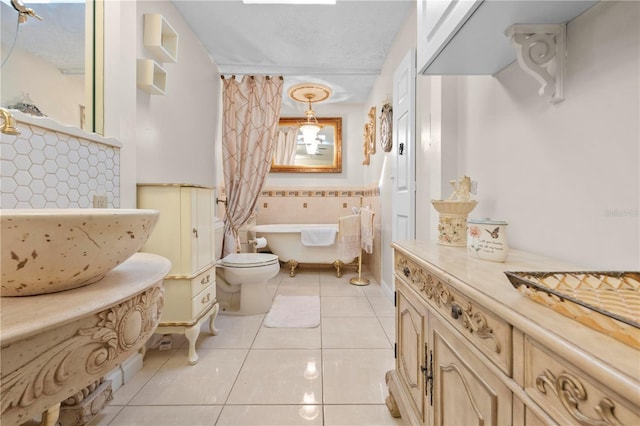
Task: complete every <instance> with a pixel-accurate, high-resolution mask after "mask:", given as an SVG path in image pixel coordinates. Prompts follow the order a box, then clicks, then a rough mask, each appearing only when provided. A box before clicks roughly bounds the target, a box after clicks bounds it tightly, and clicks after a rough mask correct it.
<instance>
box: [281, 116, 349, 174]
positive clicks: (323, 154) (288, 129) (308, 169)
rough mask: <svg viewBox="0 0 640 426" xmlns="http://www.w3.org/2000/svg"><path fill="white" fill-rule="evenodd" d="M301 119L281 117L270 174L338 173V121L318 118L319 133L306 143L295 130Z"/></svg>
mask: <svg viewBox="0 0 640 426" xmlns="http://www.w3.org/2000/svg"><path fill="white" fill-rule="evenodd" d="M305 120H306V118H304V117H300V118H298V117H281V118H280V122H279V124H278V135H277V139H276V147H275V149H274V155H273V162H272V163H271V172H274V173H341V172H342V118H341V117H325V118H318V124H319V125H320V127H321V129H320V131H319V132H318V136H317V137H316V140H315V141H314V143H306V144H305V142H304V139H303V137H302V132H301V131H300V129H299V127H300V125H301V123H304V122H305Z"/></svg>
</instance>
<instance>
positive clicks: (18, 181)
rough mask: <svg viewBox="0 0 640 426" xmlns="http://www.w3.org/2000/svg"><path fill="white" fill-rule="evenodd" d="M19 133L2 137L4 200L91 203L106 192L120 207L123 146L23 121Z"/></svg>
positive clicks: (15, 204)
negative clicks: (119, 146)
mask: <svg viewBox="0 0 640 426" xmlns="http://www.w3.org/2000/svg"><path fill="white" fill-rule="evenodd" d="M19 128H20V132H21V134H20V135H18V136H12V135H5V134H2V136H1V137H0V175H1V179H0V189H1V192H2V198H1V201H0V206H1V207H2V208H6V209H12V208H49V207H51V208H54V207H60V208H70V207H82V208H86V207H92V206H93V196H94V195H106V196H107V200H108V207H114V208H118V207H120V148H118V147H114V146H110V145H104V144H101V143H96V142H94V141H91V140H89V139H84V138H81V137H76V136H71V135H68V134H65V133H61V132H56V131H53V130H48V129H45V128H42V127H38V126H35V125H33V124H27V123H19Z"/></svg>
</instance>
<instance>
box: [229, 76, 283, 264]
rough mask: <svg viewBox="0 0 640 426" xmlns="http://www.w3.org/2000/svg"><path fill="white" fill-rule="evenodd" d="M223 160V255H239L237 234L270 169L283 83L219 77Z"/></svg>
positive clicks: (254, 203) (252, 207) (269, 79)
mask: <svg viewBox="0 0 640 426" xmlns="http://www.w3.org/2000/svg"><path fill="white" fill-rule="evenodd" d="M222 80H223V86H224V92H223V101H222V104H223V124H222V157H223V167H224V183H225V190H226V194H227V209H226V217H225V228H224V231H225V232H224V233H225V238H224V249H223V253H222V255H223V256H226V255H228V254H230V253H237V252H239V251H240V241H239V235H238V229H239V228H240V227H241V226H242V225H244V224H245V223H246V222H247V220H248V219H249V217H250V216H251V213H252V212H253V210H254V209H255V207H256V203H257V202H258V196H259V195H260V191H261V190H262V187H263V185H264V181H265V178H266V176H267V173H268V172H269V168H270V167H271V160H272V158H273V148H274V145H275V139H276V132H277V130H278V118H279V117H280V107H281V105H282V86H283V79H282V77H279V78H270V77H268V76H244V77H243V78H242V79H241V80H237V79H236V78H235V76H234V77H232V78H230V79H225V78H224V77H222Z"/></svg>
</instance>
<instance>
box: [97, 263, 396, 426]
mask: <svg viewBox="0 0 640 426" xmlns="http://www.w3.org/2000/svg"><path fill="white" fill-rule="evenodd" d="M353 276H355V273H354V272H353V271H347V273H345V274H344V275H343V277H342V278H336V277H335V273H334V272H333V271H332V270H328V269H327V270H308V269H307V270H305V269H301V270H300V271H299V272H298V274H297V275H296V277H294V278H291V277H289V275H288V273H287V272H286V271H284V270H282V271H281V272H280V274H279V275H277V276H276V277H275V278H273V279H272V280H271V281H270V282H269V288H270V290H271V291H272V292H273V294H274V295H275V294H283V295H319V296H320V308H321V324H320V326H319V327H316V328H266V327H264V326H263V325H262V321H263V319H264V317H265V315H252V316H231V315H219V316H218V318H217V320H216V328H217V329H218V330H219V331H220V332H219V334H218V335H217V336H211V335H210V334H209V333H208V328H207V322H205V324H203V329H202V333H201V334H200V337H199V339H198V342H197V345H196V349H197V352H198V355H199V357H200V360H199V362H198V364H196V365H194V366H191V365H189V364H188V361H187V349H186V348H187V342H186V340H185V339H184V336H181V335H174V336H173V347H172V349H171V350H167V351H158V350H157V349H152V350H149V351H147V354H146V357H145V361H144V367H143V369H142V370H141V371H139V372H138V373H137V374H136V375H135V376H134V377H133V378H131V379H130V380H129V382H128V383H126V384H125V385H124V386H122V387H121V388H120V389H118V390H117V391H116V392H115V394H114V400H113V401H112V402H111V404H110V405H109V406H107V407H106V408H105V410H103V412H102V413H100V414H99V416H98V417H97V418H96V419H94V421H93V422H92V423H91V426H104V425H110V426H121V425H153V426H163V425H167V426H192V425H256V426H258V425H259V426H266V425H336V426H337V425H340V426H346V425H367V426H369V425H401V424H402V422H401V420H400V419H394V418H392V417H391V415H390V414H389V411H388V410H387V408H386V406H385V404H384V399H385V397H386V395H387V387H386V385H385V381H384V375H385V373H386V371H387V370H390V369H392V368H393V366H394V359H393V342H394V341H395V338H394V333H395V331H394V318H393V314H394V311H393V301H392V300H391V299H390V298H389V296H387V295H386V294H385V293H384V292H383V291H382V289H381V287H380V285H379V284H378V283H377V282H375V281H374V280H371V284H370V285H368V286H362V287H360V286H354V285H351V284H349V279H350V278H351V277H353ZM363 276H365V277H366V276H367V275H366V274H363Z"/></svg>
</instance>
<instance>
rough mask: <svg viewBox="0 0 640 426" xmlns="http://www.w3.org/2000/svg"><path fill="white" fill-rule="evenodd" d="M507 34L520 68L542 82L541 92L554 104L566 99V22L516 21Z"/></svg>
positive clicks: (539, 92)
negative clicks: (539, 22) (517, 22)
mask: <svg viewBox="0 0 640 426" xmlns="http://www.w3.org/2000/svg"><path fill="white" fill-rule="evenodd" d="M505 35H506V36H507V37H509V38H510V39H511V44H512V45H513V47H514V48H515V49H516V51H517V56H518V63H519V64H520V67H522V69H523V70H524V71H525V72H527V74H529V75H531V76H532V77H533V78H535V79H536V80H537V81H538V83H540V90H538V94H539V95H540V96H548V97H549V101H550V102H551V103H554V104H555V103H558V102H561V101H563V100H564V88H563V80H564V68H565V58H566V53H567V26H566V24H514V25H511V26H510V27H509V28H507V31H505Z"/></svg>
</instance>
